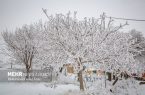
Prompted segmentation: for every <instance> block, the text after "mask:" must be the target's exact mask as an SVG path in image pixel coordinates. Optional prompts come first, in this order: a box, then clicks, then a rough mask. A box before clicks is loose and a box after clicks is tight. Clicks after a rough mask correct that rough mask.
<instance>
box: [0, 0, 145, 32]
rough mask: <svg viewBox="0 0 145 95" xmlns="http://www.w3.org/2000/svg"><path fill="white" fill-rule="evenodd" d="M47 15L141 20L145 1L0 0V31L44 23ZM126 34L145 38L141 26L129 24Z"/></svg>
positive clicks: (142, 26) (142, 23) (140, 24)
mask: <svg viewBox="0 0 145 95" xmlns="http://www.w3.org/2000/svg"><path fill="white" fill-rule="evenodd" d="M42 8H46V9H48V14H49V15H51V14H55V13H67V12H68V11H69V10H70V11H71V12H73V11H78V15H77V16H78V18H84V17H99V15H100V14H101V13H103V12H105V13H106V14H107V15H109V16H114V17H124V18H133V19H145V10H144V9H145V0H0V31H3V30H4V29H6V28H8V29H9V30H14V29H15V28H16V27H21V26H22V25H23V24H30V23H33V22H36V21H38V20H40V19H42V20H46V17H45V15H44V14H43V12H42ZM129 24H130V25H129V26H127V27H126V31H128V30H131V29H137V30H139V31H142V32H143V33H144V34H145V22H132V21H129Z"/></svg>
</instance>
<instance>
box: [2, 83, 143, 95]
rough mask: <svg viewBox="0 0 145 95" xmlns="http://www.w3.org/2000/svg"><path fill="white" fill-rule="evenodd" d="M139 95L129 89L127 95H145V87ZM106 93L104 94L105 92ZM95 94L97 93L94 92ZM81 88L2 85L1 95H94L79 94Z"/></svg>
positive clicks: (48, 85) (45, 85)
mask: <svg viewBox="0 0 145 95" xmlns="http://www.w3.org/2000/svg"><path fill="white" fill-rule="evenodd" d="M136 88H137V91H138V94H136V93H135V90H134V88H132V87H131V88H128V90H129V93H128V94H127V95H145V85H140V86H137V87H136ZM93 89H96V91H97V90H98V92H99V94H95V95H105V94H104V93H106V92H107V91H105V90H103V89H100V88H99V87H98V88H97V87H94V88H93ZM103 91H104V92H103ZM94 92H95V91H94ZM125 92H126V89H124V90H120V92H119V94H113V93H112V94H110V93H108V94H106V95H125ZM78 93H80V91H79V86H77V85H74V84H57V85H56V87H52V85H51V84H48V83H0V95H93V94H82V93H80V94H78Z"/></svg>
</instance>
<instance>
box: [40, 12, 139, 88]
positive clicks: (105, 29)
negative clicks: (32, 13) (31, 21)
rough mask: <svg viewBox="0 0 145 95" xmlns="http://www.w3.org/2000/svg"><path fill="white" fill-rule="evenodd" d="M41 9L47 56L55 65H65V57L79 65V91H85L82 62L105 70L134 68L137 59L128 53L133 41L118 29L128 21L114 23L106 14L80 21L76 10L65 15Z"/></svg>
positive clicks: (130, 69) (125, 70) (123, 70)
mask: <svg viewBox="0 0 145 95" xmlns="http://www.w3.org/2000/svg"><path fill="white" fill-rule="evenodd" d="M43 11H44V13H45V14H46V16H47V18H48V21H47V22H46V23H45V25H44V28H45V31H44V32H43V33H42V34H44V37H45V38H46V39H47V44H45V45H46V46H44V47H46V48H47V49H46V50H47V52H48V53H49V55H47V57H46V58H49V59H50V61H51V63H53V64H56V65H61V64H66V63H67V62H68V61H67V59H71V61H72V63H73V65H74V66H76V68H78V69H77V72H78V78H79V81H80V89H81V90H84V84H83V77H82V72H83V70H84V68H83V67H84V64H91V65H92V66H94V64H97V65H98V66H100V68H101V69H103V70H105V71H107V70H109V71H112V70H113V71H115V70H120V72H133V71H134V70H136V69H135V68H136V64H137V63H138V62H137V61H136V60H134V54H132V53H130V52H129V51H130V49H131V47H130V45H131V44H132V43H134V42H133V40H132V36H131V35H130V34H129V33H123V32H120V31H119V30H120V29H121V28H123V27H124V26H126V25H127V23H125V24H123V25H121V24H120V25H119V26H114V25H113V20H112V18H109V19H107V18H106V16H105V14H103V15H101V16H100V18H99V19H95V18H84V20H82V21H81V20H78V19H77V18H76V12H74V14H73V15H74V16H73V17H71V13H70V12H69V13H68V14H67V15H63V14H56V15H55V16H48V15H47V11H46V10H43ZM57 63H58V64H57ZM138 66H139V65H138Z"/></svg>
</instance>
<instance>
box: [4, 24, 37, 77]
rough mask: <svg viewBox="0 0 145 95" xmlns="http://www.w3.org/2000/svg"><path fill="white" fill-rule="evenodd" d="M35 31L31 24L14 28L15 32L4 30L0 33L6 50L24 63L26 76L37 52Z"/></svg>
mask: <svg viewBox="0 0 145 95" xmlns="http://www.w3.org/2000/svg"><path fill="white" fill-rule="evenodd" d="M36 31H37V30H36V29H35V27H34V26H33V25H29V26H28V25H24V26H23V27H22V28H19V29H16V30H15V32H10V31H5V32H3V33H2V36H3V38H4V41H5V42H6V46H7V50H8V51H9V52H10V53H11V56H12V57H13V58H15V59H16V60H17V61H18V62H19V63H22V64H24V66H25V69H26V72H27V77H28V74H29V72H30V69H32V62H33V59H34V57H35V55H36V53H37V49H36V46H37V44H38V42H37V40H36V38H35V36H36V34H37V33H36Z"/></svg>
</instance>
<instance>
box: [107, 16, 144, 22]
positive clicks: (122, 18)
mask: <svg viewBox="0 0 145 95" xmlns="http://www.w3.org/2000/svg"><path fill="white" fill-rule="evenodd" d="M107 18H113V19H120V20H130V21H144V22H145V20H143V19H129V18H118V17H111V16H110V17H108V16H107Z"/></svg>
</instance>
